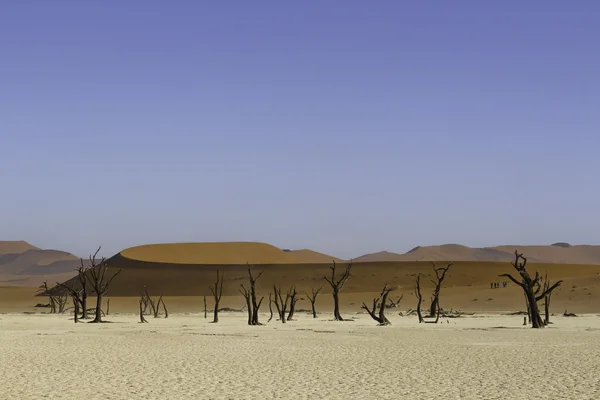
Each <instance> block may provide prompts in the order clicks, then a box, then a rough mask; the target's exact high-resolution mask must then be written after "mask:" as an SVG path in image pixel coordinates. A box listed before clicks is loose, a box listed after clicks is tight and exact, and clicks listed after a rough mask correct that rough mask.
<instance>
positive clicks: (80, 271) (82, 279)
mask: <svg viewBox="0 0 600 400" xmlns="http://www.w3.org/2000/svg"><path fill="white" fill-rule="evenodd" d="M79 260H80V261H81V265H80V266H79V267H77V279H78V281H79V286H81V302H80V304H81V312H82V315H81V319H88V318H89V316H88V308H87V298H88V293H87V285H86V282H87V278H86V273H87V270H88V268H87V267H86V266H85V265H84V264H83V258H80V259H79Z"/></svg>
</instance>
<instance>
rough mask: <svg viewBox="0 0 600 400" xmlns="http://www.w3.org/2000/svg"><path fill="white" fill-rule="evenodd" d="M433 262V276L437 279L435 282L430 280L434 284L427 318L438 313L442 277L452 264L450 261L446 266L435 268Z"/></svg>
mask: <svg viewBox="0 0 600 400" xmlns="http://www.w3.org/2000/svg"><path fill="white" fill-rule="evenodd" d="M432 264H433V271H434V272H435V277H436V279H437V281H436V282H434V281H433V280H432V281H431V282H432V283H433V285H434V287H435V288H434V290H433V296H432V297H431V306H430V307H429V318H433V317H435V316H436V315H437V314H439V311H440V307H439V302H440V290H441V289H442V283H443V282H444V278H445V277H446V273H448V270H449V269H450V267H451V266H452V263H448V265H447V266H446V267H441V268H437V267H436V266H435V263H432Z"/></svg>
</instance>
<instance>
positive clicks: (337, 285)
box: [323, 260, 352, 321]
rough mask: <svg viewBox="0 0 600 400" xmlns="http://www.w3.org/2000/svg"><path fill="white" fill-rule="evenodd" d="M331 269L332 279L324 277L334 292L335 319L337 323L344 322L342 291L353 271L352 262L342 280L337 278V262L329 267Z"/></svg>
mask: <svg viewBox="0 0 600 400" xmlns="http://www.w3.org/2000/svg"><path fill="white" fill-rule="evenodd" d="M329 268H330V269H331V279H330V278H328V277H326V276H324V277H323V279H325V280H326V281H327V283H329V285H331V289H332V290H333V293H332V294H333V317H334V318H335V320H336V321H343V320H344V318H342V316H341V315H340V291H341V290H342V288H343V287H344V285H345V284H346V282H347V281H348V279H349V278H350V270H351V269H352V261H350V263H349V264H348V265H347V266H346V270H345V271H344V273H343V274H342V277H341V278H340V279H336V277H335V268H336V265H335V260H334V261H333V266H331V267H329Z"/></svg>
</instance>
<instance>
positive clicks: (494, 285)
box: [490, 281, 508, 289]
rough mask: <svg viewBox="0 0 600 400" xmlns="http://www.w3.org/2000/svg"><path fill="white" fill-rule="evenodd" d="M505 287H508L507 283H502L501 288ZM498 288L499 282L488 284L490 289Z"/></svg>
mask: <svg viewBox="0 0 600 400" xmlns="http://www.w3.org/2000/svg"><path fill="white" fill-rule="evenodd" d="M506 285H508V282H506V281H504V282H502V287H506ZM499 287H500V283H499V282H490V289H498V288H499Z"/></svg>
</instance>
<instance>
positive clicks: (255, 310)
mask: <svg viewBox="0 0 600 400" xmlns="http://www.w3.org/2000/svg"><path fill="white" fill-rule="evenodd" d="M263 272H264V271H260V273H259V274H258V276H257V277H256V278H254V277H253V276H252V271H250V267H248V278H249V281H250V298H251V300H252V325H262V324H261V323H260V322H258V310H260V305H261V304H262V301H263V299H264V298H265V297H264V296H263V297H261V298H260V300H258V301H257V300H256V281H257V280H258V278H260V276H261V275H262V274H263Z"/></svg>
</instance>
